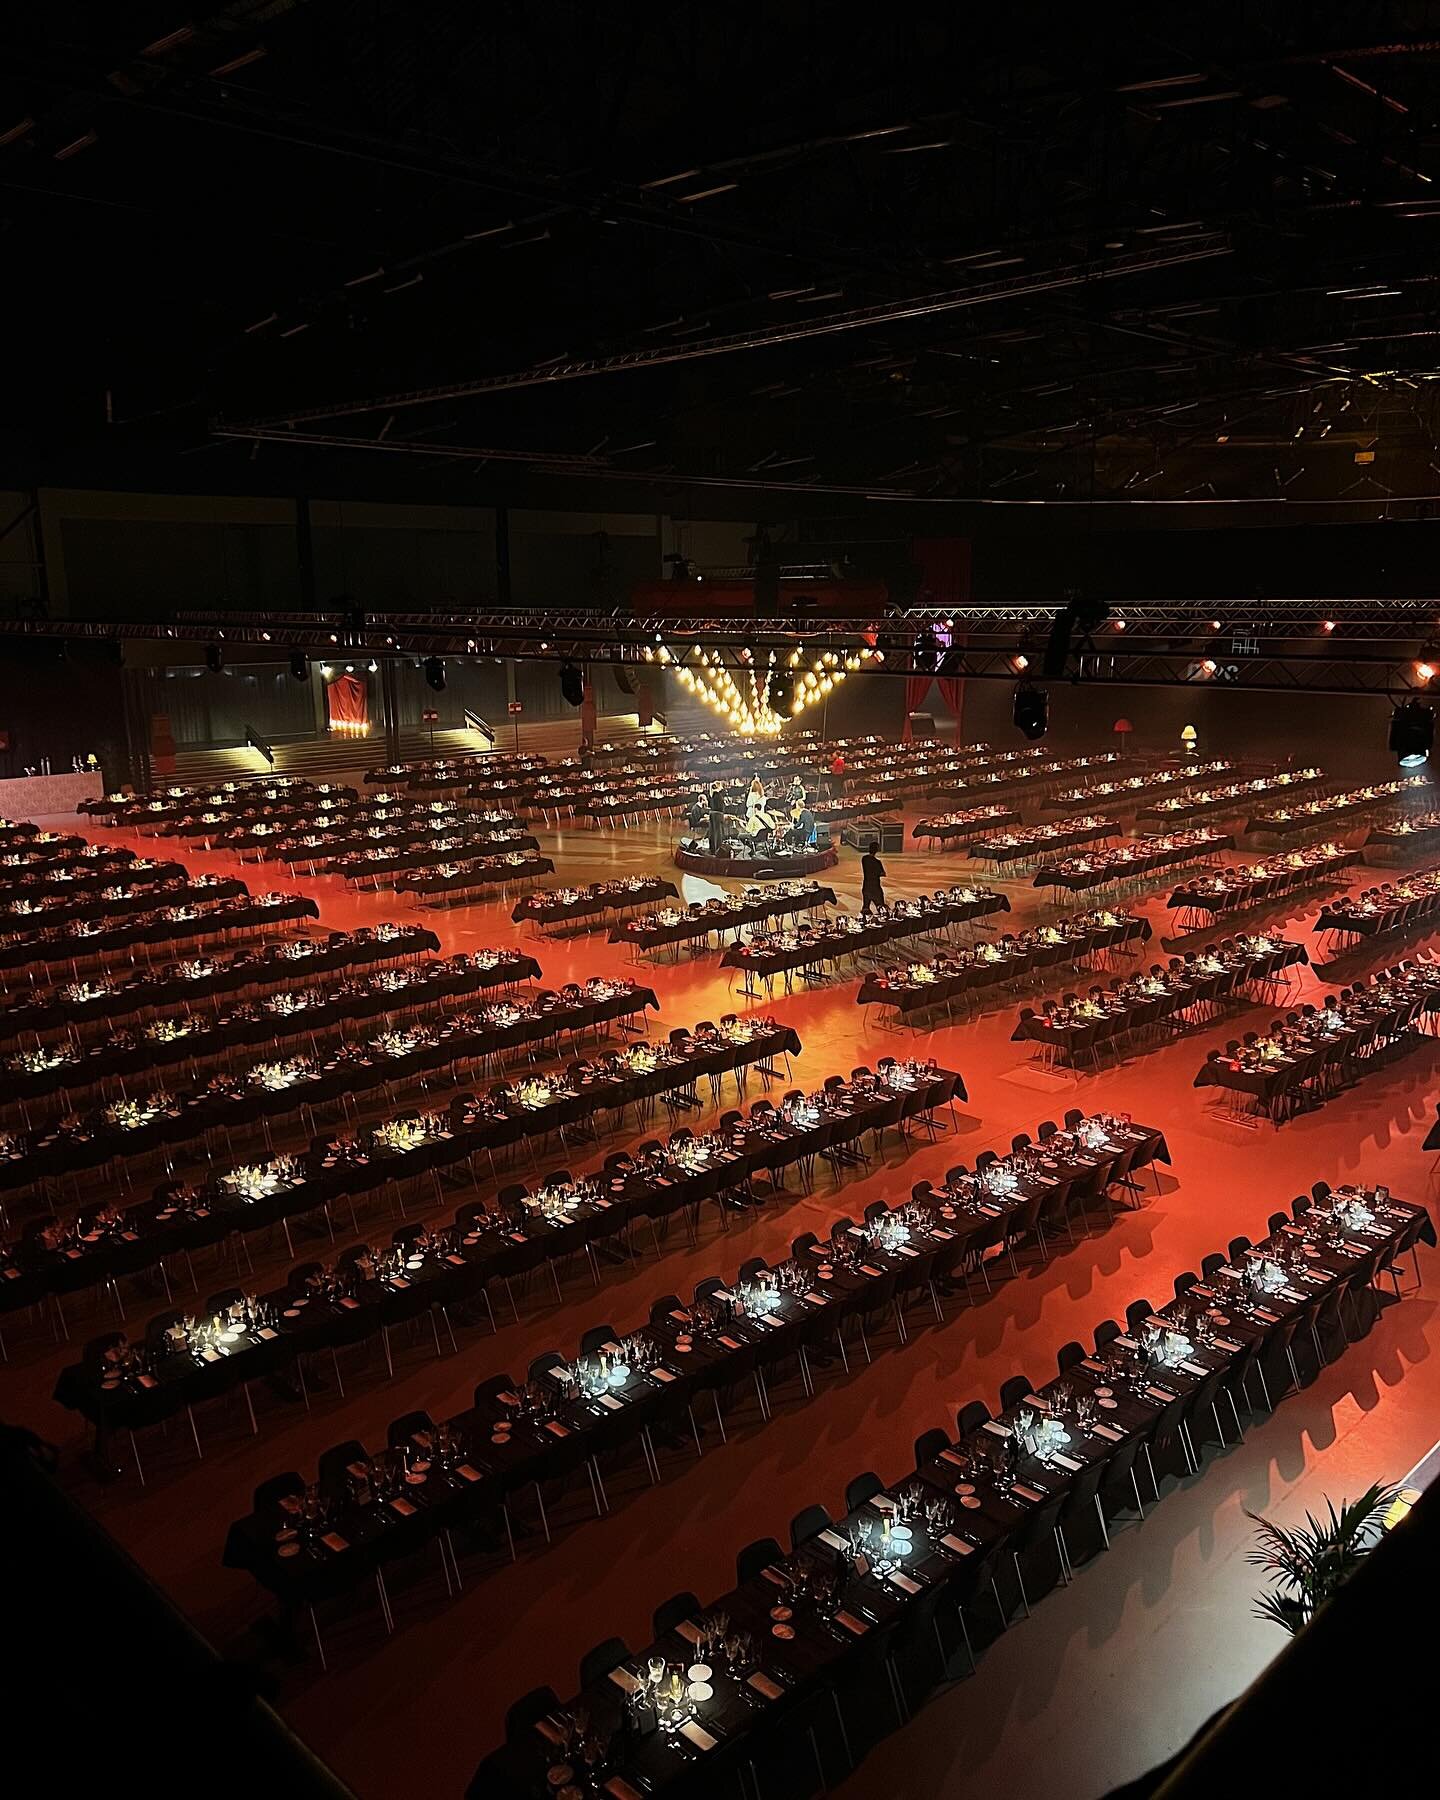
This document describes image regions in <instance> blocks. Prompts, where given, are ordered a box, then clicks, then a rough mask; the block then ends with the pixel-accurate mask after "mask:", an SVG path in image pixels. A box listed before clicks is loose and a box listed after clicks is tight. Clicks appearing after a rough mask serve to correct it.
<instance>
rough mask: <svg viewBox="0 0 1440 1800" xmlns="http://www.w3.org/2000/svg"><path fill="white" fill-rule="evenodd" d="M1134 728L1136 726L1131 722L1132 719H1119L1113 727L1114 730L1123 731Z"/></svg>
mask: <svg viewBox="0 0 1440 1800" xmlns="http://www.w3.org/2000/svg"><path fill="white" fill-rule="evenodd" d="M1134 729H1135V727H1134V726H1133V725H1132V724H1131V723H1130V721H1129V720H1128V719H1117V720H1116V721H1115V723H1114V725H1113V726H1112V727H1111V730H1112V731H1122V732H1123V731H1133V730H1134Z"/></svg>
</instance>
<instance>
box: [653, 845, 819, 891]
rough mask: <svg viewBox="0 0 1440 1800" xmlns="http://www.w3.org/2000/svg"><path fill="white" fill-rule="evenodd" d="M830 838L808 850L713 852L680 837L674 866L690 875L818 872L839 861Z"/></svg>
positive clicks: (786, 876) (758, 877)
mask: <svg viewBox="0 0 1440 1800" xmlns="http://www.w3.org/2000/svg"><path fill="white" fill-rule="evenodd" d="M839 860H840V859H839V856H838V855H837V853H836V850H835V845H834V843H833V841H832V842H831V843H829V844H825V845H821V846H817V847H815V848H812V849H807V850H777V849H769V850H766V851H765V852H764V853H763V854H760V855H755V856H742V855H732V854H729V853H728V852H722V854H721V855H719V856H712V855H711V854H710V851H709V848H708V846H704V847H699V846H695V845H692V844H691V843H690V842H689V841H687V840H682V841H681V842H680V843H678V844H677V845H676V846H675V866H676V867H677V868H680V869H685V870H687V871H688V872H689V873H690V874H692V875H728V876H730V877H732V878H739V879H740V880H742V881H789V880H790V879H791V878H792V877H794V876H799V875H818V874H819V873H820V871H821V870H822V869H833V868H834V867H835V864H836V863H837V862H838V861H839Z"/></svg>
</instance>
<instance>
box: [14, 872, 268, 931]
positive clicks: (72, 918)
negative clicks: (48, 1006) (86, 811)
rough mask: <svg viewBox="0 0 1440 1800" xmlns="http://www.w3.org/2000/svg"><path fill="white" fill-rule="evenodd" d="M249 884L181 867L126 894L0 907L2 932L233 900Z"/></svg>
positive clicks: (99, 922) (104, 920)
mask: <svg viewBox="0 0 1440 1800" xmlns="http://www.w3.org/2000/svg"><path fill="white" fill-rule="evenodd" d="M249 891H250V890H249V888H247V887H246V885H245V883H244V882H243V881H237V880H236V879H235V878H234V877H233V876H230V877H219V876H213V875H204V876H197V877H196V878H195V879H194V880H193V881H187V880H186V879H185V874H184V871H183V870H182V871H181V873H180V876H179V878H178V879H176V878H174V877H163V876H162V877H159V878H154V877H152V878H151V879H150V880H148V881H147V882H146V884H145V886H143V887H136V888H134V889H131V890H127V891H126V892H125V893H123V894H108V895H107V894H88V893H87V894H77V895H75V896H74V898H73V899H66V898H60V899H53V898H52V899H48V900H46V901H44V902H43V903H42V904H41V905H40V906H39V907H37V908H36V909H35V911H33V912H20V911H16V910H15V909H14V908H13V907H7V908H0V932H3V933H7V934H9V933H17V932H23V931H27V930H33V929H43V930H46V931H48V930H52V929H54V928H55V927H57V926H60V925H72V924H77V923H84V924H87V925H100V926H104V925H105V924H106V923H107V921H109V920H111V919H126V918H129V917H130V916H131V915H132V914H134V913H141V912H154V911H155V909H156V908H157V907H160V906H192V905H201V904H208V903H209V902H210V901H212V900H234V899H236V898H237V897H238V896H239V895H242V894H248V893H249Z"/></svg>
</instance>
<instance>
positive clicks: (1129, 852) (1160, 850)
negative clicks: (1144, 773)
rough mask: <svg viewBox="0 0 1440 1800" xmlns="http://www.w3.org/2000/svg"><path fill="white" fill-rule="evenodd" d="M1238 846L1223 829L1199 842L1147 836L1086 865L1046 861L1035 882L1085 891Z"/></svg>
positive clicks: (1099, 853)
mask: <svg viewBox="0 0 1440 1800" xmlns="http://www.w3.org/2000/svg"><path fill="white" fill-rule="evenodd" d="M1234 848H1235V840H1234V838H1233V837H1229V836H1227V835H1226V834H1224V833H1222V832H1212V833H1207V834H1206V837H1205V841H1204V842H1203V843H1198V844H1163V843H1154V844H1152V843H1151V842H1149V841H1148V840H1147V839H1145V838H1134V839H1132V840H1131V843H1130V844H1129V845H1126V846H1121V847H1120V848H1118V849H1114V850H1102V851H1100V852H1098V853H1097V854H1096V856H1094V857H1093V858H1089V857H1087V858H1086V859H1085V862H1086V864H1088V865H1089V866H1086V867H1078V866H1075V865H1072V864H1070V863H1065V862H1060V863H1046V864H1044V865H1043V866H1042V867H1041V868H1039V869H1037V870H1036V871H1035V882H1034V885H1035V886H1036V887H1059V888H1066V889H1068V890H1069V891H1070V892H1071V893H1082V892H1084V891H1085V890H1087V889H1089V888H1097V887H1106V886H1108V885H1109V884H1110V883H1111V882H1112V881H1127V880H1130V879H1132V878H1134V877H1139V876H1141V875H1149V874H1153V873H1154V871H1155V870H1156V869H1173V868H1175V867H1176V865H1177V864H1180V863H1188V862H1194V861H1196V859H1197V858H1199V857H1202V856H1209V855H1210V853H1211V852H1212V851H1215V850H1233V849H1234Z"/></svg>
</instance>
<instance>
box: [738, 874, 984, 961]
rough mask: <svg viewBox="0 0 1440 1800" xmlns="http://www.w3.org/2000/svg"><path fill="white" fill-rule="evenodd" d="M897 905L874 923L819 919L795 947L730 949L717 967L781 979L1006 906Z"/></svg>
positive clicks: (944, 901)
mask: <svg viewBox="0 0 1440 1800" xmlns="http://www.w3.org/2000/svg"><path fill="white" fill-rule="evenodd" d="M901 904H902V905H903V909H904V910H903V911H902V910H899V909H898V908H896V907H892V908H891V911H890V913H889V915H888V916H887V917H885V918H883V919H879V920H874V919H871V918H867V917H866V916H864V915H861V916H859V917H858V918H847V919H845V920H844V921H841V920H823V921H822V922H821V923H820V924H818V925H815V926H813V927H805V928H803V929H802V931H801V933H799V934H797V935H798V936H799V939H800V941H799V942H797V943H795V944H775V945H767V944H765V943H763V942H762V943H759V944H732V945H731V946H730V948H729V949H728V950H727V951H726V952H725V954H724V955H723V956H722V957H721V958H720V966H721V967H722V968H729V969H743V970H744V971H745V973H746V975H747V976H750V975H759V976H762V977H770V976H774V975H779V974H782V973H783V972H784V971H785V970H786V969H800V968H805V967H807V966H809V965H810V964H814V963H833V962H839V961H841V960H842V959H843V958H844V957H847V956H856V955H858V954H859V953H860V952H861V951H862V950H873V949H875V948H877V947H878V946H880V945H882V944H895V943H900V942H903V941H904V939H906V938H913V937H924V936H928V935H929V934H930V933H931V932H935V931H946V930H948V929H950V928H951V927H952V926H955V925H963V924H967V923H969V921H970V920H972V919H984V918H989V917H990V916H991V915H992V914H993V913H1007V912H1009V910H1010V902H1009V901H1008V900H1007V899H1006V897H1005V896H1004V894H991V893H980V894H976V895H975V896H974V897H973V898H971V899H968V900H961V899H955V900H952V899H950V898H948V897H940V898H936V899H919V900H910V901H905V902H903V903H901Z"/></svg>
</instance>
